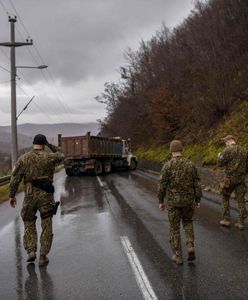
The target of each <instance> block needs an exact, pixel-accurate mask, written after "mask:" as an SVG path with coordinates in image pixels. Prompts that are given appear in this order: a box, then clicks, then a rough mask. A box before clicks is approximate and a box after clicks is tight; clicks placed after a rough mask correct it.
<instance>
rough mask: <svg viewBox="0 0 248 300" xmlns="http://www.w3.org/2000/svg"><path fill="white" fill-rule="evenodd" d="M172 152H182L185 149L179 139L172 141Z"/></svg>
mask: <svg viewBox="0 0 248 300" xmlns="http://www.w3.org/2000/svg"><path fill="white" fill-rule="evenodd" d="M170 151H171V152H181V151H183V144H182V142H181V141H179V140H174V141H172V142H171V143H170Z"/></svg>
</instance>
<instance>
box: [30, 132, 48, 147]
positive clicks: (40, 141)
mask: <svg viewBox="0 0 248 300" xmlns="http://www.w3.org/2000/svg"><path fill="white" fill-rule="evenodd" d="M46 143H47V139H46V137H45V136H44V135H43V134H37V135H36V136H35V137H34V141H33V144H34V145H46Z"/></svg>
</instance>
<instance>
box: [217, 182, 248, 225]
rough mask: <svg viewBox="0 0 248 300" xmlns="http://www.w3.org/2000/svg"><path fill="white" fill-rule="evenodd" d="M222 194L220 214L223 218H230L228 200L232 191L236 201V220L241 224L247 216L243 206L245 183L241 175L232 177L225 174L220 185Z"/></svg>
mask: <svg viewBox="0 0 248 300" xmlns="http://www.w3.org/2000/svg"><path fill="white" fill-rule="evenodd" d="M220 188H221V196H222V216H223V219H225V220H228V221H229V220H230V218H231V216H230V205H229V200H230V196H231V194H232V192H235V196H236V200H237V202H238V209H239V215H238V222H239V223H241V224H243V222H244V219H245V218H246V217H247V210H246V207H245V194H246V190H247V188H246V185H245V178H244V177H243V176H240V177H234V176H226V177H225V178H224V181H223V182H222V183H221V185H220Z"/></svg>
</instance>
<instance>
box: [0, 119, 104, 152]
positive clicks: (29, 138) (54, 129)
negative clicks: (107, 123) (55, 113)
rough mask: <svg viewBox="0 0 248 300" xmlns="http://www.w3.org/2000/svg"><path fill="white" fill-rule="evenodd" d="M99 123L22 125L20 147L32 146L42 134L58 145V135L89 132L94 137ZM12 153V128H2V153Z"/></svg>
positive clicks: (0, 150) (0, 146)
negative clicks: (36, 136)
mask: <svg viewBox="0 0 248 300" xmlns="http://www.w3.org/2000/svg"><path fill="white" fill-rule="evenodd" d="M98 127H99V125H98V124H97V123H82V124H78V123H62V124H21V125H19V126H18V147H19V150H22V149H24V148H28V147H30V146H31V145H32V142H33V137H34V136H35V135H36V134H38V133H42V134H44V135H46V137H47V139H48V140H49V141H50V142H51V143H54V144H57V141H58V134H62V135H64V136H73V135H85V134H86V133H87V132H88V131H90V132H91V134H92V135H96V134H97V133H98ZM10 151H11V128H10V126H0V153H2V154H9V153H10Z"/></svg>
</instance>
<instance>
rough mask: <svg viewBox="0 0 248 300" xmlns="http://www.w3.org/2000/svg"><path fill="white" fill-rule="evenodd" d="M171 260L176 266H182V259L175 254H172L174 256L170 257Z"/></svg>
mask: <svg viewBox="0 0 248 300" xmlns="http://www.w3.org/2000/svg"><path fill="white" fill-rule="evenodd" d="M171 260H172V261H173V262H174V263H175V264H176V265H182V264H183V260H182V257H181V256H178V255H176V254H174V255H173V256H172V257H171Z"/></svg>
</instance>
